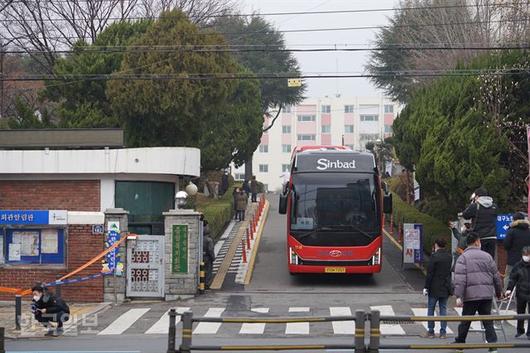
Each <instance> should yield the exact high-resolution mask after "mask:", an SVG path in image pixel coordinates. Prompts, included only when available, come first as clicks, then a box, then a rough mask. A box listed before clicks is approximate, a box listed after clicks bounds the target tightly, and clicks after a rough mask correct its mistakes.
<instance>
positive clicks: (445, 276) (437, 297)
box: [423, 239, 453, 338]
mask: <svg viewBox="0 0 530 353" xmlns="http://www.w3.org/2000/svg"><path fill="white" fill-rule="evenodd" d="M446 246H447V242H446V241H445V240H444V239H436V240H435V242H434V252H433V254H432V256H431V260H430V261H429V267H428V269H427V277H426V279H425V287H424V289H423V294H424V295H427V296H428V305H427V307H428V308H427V315H428V316H434V310H435V308H436V303H438V305H439V307H440V316H446V315H447V300H448V299H449V296H450V295H451V294H452V285H451V267H452V265H453V257H452V256H451V253H450V252H449V251H448V250H447V249H446ZM440 326H441V328H440V338H447V321H442V322H441V324H440ZM427 327H428V331H427V333H426V334H425V337H429V338H434V337H435V335H434V321H429V323H428V326H427Z"/></svg>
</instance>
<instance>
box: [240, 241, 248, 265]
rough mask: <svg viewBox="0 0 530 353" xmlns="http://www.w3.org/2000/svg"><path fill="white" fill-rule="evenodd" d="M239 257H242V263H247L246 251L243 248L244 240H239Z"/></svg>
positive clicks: (244, 247)
mask: <svg viewBox="0 0 530 353" xmlns="http://www.w3.org/2000/svg"><path fill="white" fill-rule="evenodd" d="M241 255H242V256H243V263H244V264H246V263H247V249H246V246H245V239H241Z"/></svg>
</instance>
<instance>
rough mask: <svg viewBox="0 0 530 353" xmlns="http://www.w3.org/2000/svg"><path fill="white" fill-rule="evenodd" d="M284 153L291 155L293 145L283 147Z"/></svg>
mask: <svg viewBox="0 0 530 353" xmlns="http://www.w3.org/2000/svg"><path fill="white" fill-rule="evenodd" d="M282 152H283V153H291V145H282Z"/></svg>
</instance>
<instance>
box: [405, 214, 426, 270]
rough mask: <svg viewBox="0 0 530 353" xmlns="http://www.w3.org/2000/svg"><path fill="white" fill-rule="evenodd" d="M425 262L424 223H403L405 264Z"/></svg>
mask: <svg viewBox="0 0 530 353" xmlns="http://www.w3.org/2000/svg"><path fill="white" fill-rule="evenodd" d="M422 262H423V224H418V223H405V224H403V264H421V263H422Z"/></svg>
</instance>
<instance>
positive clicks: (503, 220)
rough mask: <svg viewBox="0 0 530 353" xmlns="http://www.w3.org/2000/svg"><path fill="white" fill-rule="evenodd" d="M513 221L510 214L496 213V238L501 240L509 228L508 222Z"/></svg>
mask: <svg viewBox="0 0 530 353" xmlns="http://www.w3.org/2000/svg"><path fill="white" fill-rule="evenodd" d="M512 222H513V215H512V214H509V213H508V214H500V215H497V239H498V240H502V239H504V238H506V233H507V232H508V229H510V224H511V223H512Z"/></svg>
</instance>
